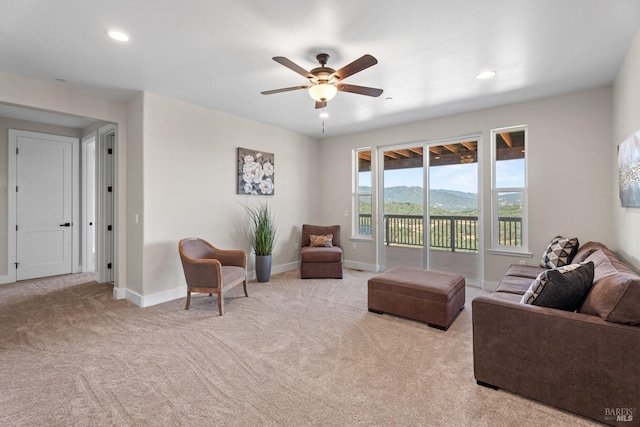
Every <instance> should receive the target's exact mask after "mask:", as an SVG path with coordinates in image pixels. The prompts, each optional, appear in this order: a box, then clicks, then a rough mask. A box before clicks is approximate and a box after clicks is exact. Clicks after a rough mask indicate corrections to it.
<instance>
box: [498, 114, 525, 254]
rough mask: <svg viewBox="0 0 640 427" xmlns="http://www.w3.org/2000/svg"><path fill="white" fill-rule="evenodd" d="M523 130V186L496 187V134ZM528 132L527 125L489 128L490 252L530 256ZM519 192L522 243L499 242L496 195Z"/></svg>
mask: <svg viewBox="0 0 640 427" xmlns="http://www.w3.org/2000/svg"><path fill="white" fill-rule="evenodd" d="M518 131H524V150H525V155H524V187H497V186H496V179H497V176H496V175H497V162H498V160H497V136H498V134H500V133H505V132H506V133H510V132H518ZM528 151H529V134H528V125H526V124H523V125H516V126H507V127H501V128H495V129H491V249H489V252H490V253H494V254H499V255H513V256H532V254H531V252H530V251H529V215H528V211H529V209H528V188H529V183H528V176H529V174H528V169H529V165H528V163H529V156H528V155H527V153H528ZM517 192H519V193H521V195H522V196H521V203H522V225H521V232H522V243H521V245H520V246H510V245H501V244H500V227H499V221H498V218H499V209H498V207H499V206H498V195H499V194H500V193H517Z"/></svg>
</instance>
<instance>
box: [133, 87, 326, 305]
mask: <svg viewBox="0 0 640 427" xmlns="http://www.w3.org/2000/svg"><path fill="white" fill-rule="evenodd" d="M136 102H137V101H136ZM130 107H131V105H130ZM139 109H140V107H139V106H138V105H136V110H139ZM136 115H139V112H138V113H136ZM142 115H143V117H144V126H143V135H142V141H143V144H142V145H143V147H142V153H143V154H144V155H143V156H142V155H141V154H142V153H139V154H135V153H133V152H132V153H131V157H130V159H131V160H132V163H136V162H139V161H140V160H142V165H141V168H140V171H141V173H142V174H143V175H142V178H141V179H142V182H143V188H144V201H143V205H142V206H139V207H138V209H139V210H140V212H139V215H140V221H141V225H142V227H143V229H144V231H143V236H144V249H143V263H142V265H143V277H144V279H143V280H144V283H143V294H144V295H145V298H144V301H142V305H150V304H153V303H155V302H156V301H162V300H167V299H172V298H175V297H178V296H179V295H184V294H185V293H186V290H185V289H186V288H185V286H184V276H183V272H182V266H181V265H180V259H179V257H178V251H177V243H178V240H180V239H181V238H184V237H189V236H197V237H202V238H204V239H206V240H208V241H210V242H211V243H212V244H214V245H215V246H218V247H221V248H239V249H244V250H245V251H247V253H248V254H249V269H250V270H252V269H253V256H252V255H251V250H250V247H249V244H248V241H247V238H246V230H247V218H246V214H245V212H244V208H243V204H253V203H256V202H259V201H263V200H264V201H268V203H269V204H270V205H271V207H272V209H273V210H274V212H275V214H276V216H277V221H278V230H279V234H278V241H277V242H276V248H275V251H274V254H273V266H274V271H279V269H290V268H295V267H296V265H297V264H296V263H297V261H298V252H297V251H295V250H294V246H295V244H296V243H298V242H299V239H300V234H299V233H300V227H301V225H302V223H303V222H305V221H313V220H316V219H317V220H319V219H320V215H319V214H318V212H319V208H320V205H321V202H320V198H319V197H318V193H319V189H320V186H319V177H320V175H321V164H320V162H318V159H319V157H320V149H319V142H318V141H317V140H315V139H313V138H309V137H305V136H302V135H299V134H295V133H292V132H289V131H285V130H282V129H278V128H275V127H272V126H267V125H263V124H260V123H256V122H252V121H249V120H245V119H241V118H239V117H234V116H230V115H228V114H224V113H221V112H217V111H213V110H210V109H206V108H203V107H199V106H196V105H192V104H188V103H185V102H181V101H177V100H174V99H170V98H166V97H163V96H160V95H156V94H152V93H148V92H145V93H144V97H143V102H142ZM130 118H131V114H130ZM138 132H139V131H138V130H136V133H138ZM132 139H133V142H132V145H135V144H137V140H138V137H135V138H134V137H132ZM238 147H243V148H250V149H255V150H262V151H266V152H269V153H274V154H275V162H274V164H275V184H276V190H275V196H273V197H267V196H240V195H237V194H236V185H237V184H236V179H237V163H236V157H237V151H236V150H237V148H238ZM132 150H133V147H132ZM135 150H136V151H137V150H140V147H136V148H135ZM133 156H135V159H134V157H133ZM132 167H133V165H132ZM136 167H137V166H136ZM131 169H132V168H130V169H129V173H130V174H131V175H133V171H131ZM129 178H130V179H134V178H133V176H130V177H129ZM139 179H140V178H139V177H138V178H135V180H136V187H137V183H138V180H139ZM129 188H130V190H131V189H132V187H131V185H130V187H129ZM134 191H137V189H135V190H134ZM132 203H133V202H132ZM142 213H144V215H142ZM131 227H135V226H133V225H131Z"/></svg>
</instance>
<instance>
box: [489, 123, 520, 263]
mask: <svg viewBox="0 0 640 427" xmlns="http://www.w3.org/2000/svg"><path fill="white" fill-rule="evenodd" d="M526 138H527V127H526V126H517V127H509V128H501V129H493V130H492V131H491V141H492V153H493V156H492V157H493V169H492V170H493V181H492V183H493V185H492V204H493V206H492V207H493V208H492V230H493V233H492V239H493V249H495V250H498V251H504V252H514V253H526V252H528V246H527V245H528V238H527V174H526V168H527V164H526V151H525V146H526Z"/></svg>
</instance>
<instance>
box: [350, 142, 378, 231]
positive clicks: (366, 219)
mask: <svg viewBox="0 0 640 427" xmlns="http://www.w3.org/2000/svg"><path fill="white" fill-rule="evenodd" d="M353 153H354V156H353V159H354V171H355V177H354V185H353V227H352V229H353V233H352V235H353V236H354V237H362V238H366V239H371V238H372V236H373V222H372V217H371V202H372V197H371V149H369V148H364V149H359V150H354V152H353Z"/></svg>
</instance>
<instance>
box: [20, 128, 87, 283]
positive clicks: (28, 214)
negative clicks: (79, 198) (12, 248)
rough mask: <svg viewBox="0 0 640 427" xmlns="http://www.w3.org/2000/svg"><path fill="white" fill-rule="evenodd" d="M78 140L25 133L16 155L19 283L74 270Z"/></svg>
mask: <svg viewBox="0 0 640 427" xmlns="http://www.w3.org/2000/svg"><path fill="white" fill-rule="evenodd" d="M77 142H78V140H77V139H76V138H68V137H59V136H54V135H44V134H35V133H31V132H24V134H23V135H18V137H17V151H16V155H17V156H16V157H17V159H16V185H17V187H16V192H17V194H16V219H17V221H16V222H17V227H16V267H17V271H16V273H17V274H16V276H17V280H25V279H31V278H35V277H46V276H53V275H58V274H70V273H71V272H72V271H73V265H72V262H73V257H72V254H73V230H74V228H73V225H74V224H73V219H74V215H73V190H74V188H73V159H74V155H73V152H74V143H75V144H77Z"/></svg>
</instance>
